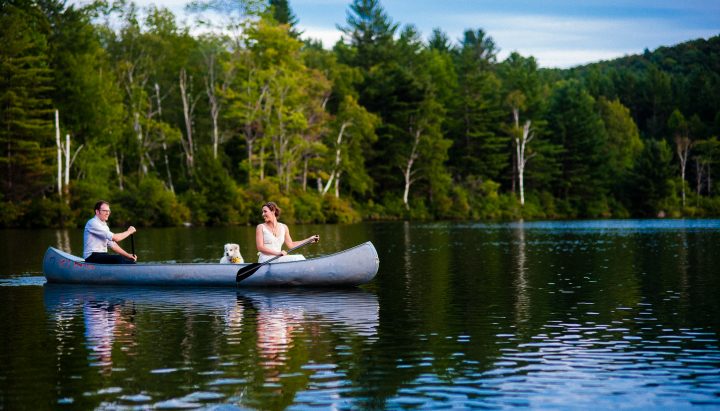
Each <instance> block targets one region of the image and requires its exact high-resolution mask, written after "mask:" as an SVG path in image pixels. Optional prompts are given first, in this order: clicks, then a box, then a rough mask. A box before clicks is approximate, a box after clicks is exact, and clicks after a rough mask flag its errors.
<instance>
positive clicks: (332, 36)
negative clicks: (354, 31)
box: [298, 24, 342, 49]
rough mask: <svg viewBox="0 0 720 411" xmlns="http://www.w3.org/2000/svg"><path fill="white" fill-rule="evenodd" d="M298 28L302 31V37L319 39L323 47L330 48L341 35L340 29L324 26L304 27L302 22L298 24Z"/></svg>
mask: <svg viewBox="0 0 720 411" xmlns="http://www.w3.org/2000/svg"><path fill="white" fill-rule="evenodd" d="M298 30H300V31H302V32H303V34H302V38H305V39H314V40H321V41H322V44H323V47H324V48H326V49H330V48H332V46H334V45H335V43H337V41H338V40H340V37H341V36H342V32H340V30H337V29H328V28H324V27H312V26H310V27H305V26H303V25H302V24H299V25H298Z"/></svg>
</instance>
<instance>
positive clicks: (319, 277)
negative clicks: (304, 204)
mask: <svg viewBox="0 0 720 411" xmlns="http://www.w3.org/2000/svg"><path fill="white" fill-rule="evenodd" d="M247 265H248V264H214V263H178V264H168V263H147V264H145V263H141V264H93V263H86V262H85V260H83V259H82V258H80V257H77V256H74V255H72V254H68V253H66V252H64V251H61V250H58V249H56V248H53V247H49V248H48V250H47V251H46V252H45V257H44V258H43V274H44V275H45V278H46V279H47V281H48V283H74V284H112V285H164V286H236V285H239V286H242V287H245V286H248V287H253V286H254V287H266V286H350V285H360V284H365V283H367V282H369V281H370V280H372V279H373V278H374V277H375V275H376V274H377V271H378V268H379V266H380V259H379V258H378V255H377V251H376V250H375V247H374V246H373V245H372V243H371V242H369V241H368V242H366V243H363V244H360V245H358V246H355V247H353V248H349V249H347V250H344V251H341V252H338V253H335V254H330V255H327V256H323V257H317V258H310V259H307V260H303V261H292V262H284V263H269V264H266V265H264V266H262V267H260V269H259V270H258V271H257V272H256V273H255V274H253V275H252V276H250V277H248V278H246V279H245V280H243V281H242V282H240V283H239V284H237V283H236V282H235V275H236V274H237V271H238V270H239V269H241V268H242V267H245V266H247Z"/></svg>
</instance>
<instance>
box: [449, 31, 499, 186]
mask: <svg viewBox="0 0 720 411" xmlns="http://www.w3.org/2000/svg"><path fill="white" fill-rule="evenodd" d="M496 55H497V49H496V47H495V42H494V41H493V39H492V38H491V37H489V36H487V35H486V34H485V32H484V31H483V30H477V31H472V30H467V31H466V32H465V36H464V39H463V43H462V47H461V49H460V50H459V52H458V54H457V60H456V70H457V74H458V89H459V92H460V95H459V96H457V100H458V103H457V105H456V106H455V107H452V112H451V113H450V114H449V118H450V119H452V123H451V124H450V135H451V138H452V140H453V145H452V149H451V153H450V158H451V163H450V166H451V168H452V172H453V174H454V175H456V176H462V175H475V176H480V177H484V178H489V179H492V180H495V181H499V180H500V179H501V172H502V170H503V169H504V168H506V167H509V165H510V161H509V159H510V138H509V137H508V136H507V135H506V134H505V133H503V132H502V130H501V124H502V118H503V110H502V97H501V93H500V90H501V86H500V80H499V79H498V77H497V75H496V74H495V72H494V65H495V63H496V58H497V57H496Z"/></svg>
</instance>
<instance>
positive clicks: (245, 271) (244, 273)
mask: <svg viewBox="0 0 720 411" xmlns="http://www.w3.org/2000/svg"><path fill="white" fill-rule="evenodd" d="M317 238H318V237H316V235H314V236H313V237H312V239H310V240H307V241H305V242H304V243H302V244H300V245H298V246H296V247H293V248H291V249H289V250H288V252H287V254H290V253H291V252H293V251H295V250H297V249H298V248H300V247H305V246H306V245H308V244H310V243H315V242H317ZM280 257H282V255H276V256H275V257H273V258H271V259H269V260H267V261H265V262H264V263H252V264H250V265H246V266H245V267H243V268H241V269H239V270H238V272H237V275H236V276H235V282H237V283H239V282H240V281H242V280H244V279H246V278H248V277H250V276H251V275H253V274H255V272H256V271H257V270H259V269H260V267H262V266H264V265H265V264H268V263H270V262H272V261H275V260H277V259H278V258H280Z"/></svg>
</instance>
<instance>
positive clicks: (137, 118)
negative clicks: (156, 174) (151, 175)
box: [133, 111, 148, 176]
mask: <svg viewBox="0 0 720 411" xmlns="http://www.w3.org/2000/svg"><path fill="white" fill-rule="evenodd" d="M133 129H134V130H135V134H137V139H138V145H139V146H140V147H141V152H140V172H141V173H142V175H144V176H146V175H147V173H148V167H147V164H146V163H145V155H144V153H143V151H144V150H143V149H142V147H143V145H144V143H143V131H142V125H141V124H140V113H138V112H137V111H136V112H135V116H134V120H133Z"/></svg>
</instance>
